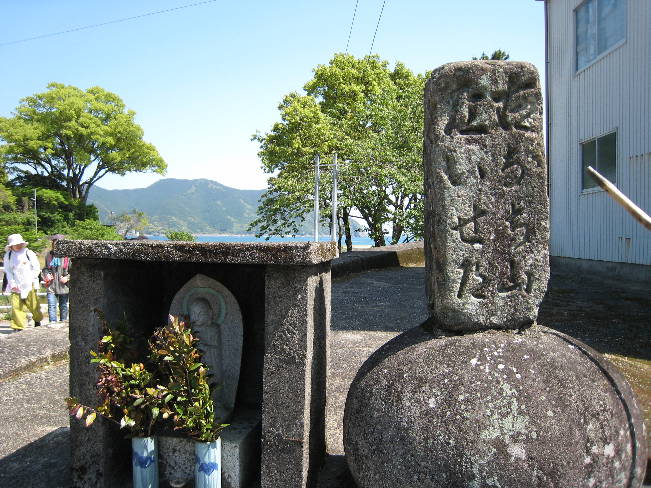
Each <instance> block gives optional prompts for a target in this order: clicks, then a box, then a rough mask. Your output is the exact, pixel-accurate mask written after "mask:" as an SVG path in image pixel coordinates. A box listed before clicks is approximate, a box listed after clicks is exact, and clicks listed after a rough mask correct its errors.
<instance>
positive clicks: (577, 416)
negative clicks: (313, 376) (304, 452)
mask: <svg viewBox="0 0 651 488" xmlns="http://www.w3.org/2000/svg"><path fill="white" fill-rule="evenodd" d="M344 448H345V451H346V459H347V462H348V465H349V467H350V470H351V473H352V475H353V477H354V478H355V481H356V482H357V484H358V486H359V487H360V488H376V487H382V488H404V487H441V488H443V487H445V488H454V487H477V488H479V487H500V488H522V487H558V488H568V487H573V488H579V487H595V488H596V487H627V488H637V487H640V486H641V485H642V480H643V477H644V469H645V464H646V441H645V432H644V424H643V421H642V415H641V412H640V409H639V407H638V405H637V403H636V400H635V398H634V397H633V394H632V392H631V389H630V387H629V385H628V384H627V382H626V380H625V379H624V378H623V377H622V376H621V375H620V373H619V372H618V371H617V370H616V369H615V367H614V366H612V365H611V364H610V363H609V362H608V361H606V360H605V359H604V358H603V357H602V356H601V355H600V354H599V353H597V352H596V351H594V350H592V349H590V348H589V347H588V346H586V345H585V344H583V343H581V342H579V341H577V340H575V339H573V338H571V337H569V336H566V335H564V334H561V333H559V332H556V331H554V330H552V329H548V328H546V327H541V326H534V327H532V328H530V329H528V330H526V331H524V332H522V333H517V332H509V331H486V332H480V333H474V334H467V335H457V336H439V337H436V336H435V335H433V334H431V333H430V332H428V331H426V330H425V329H423V328H422V327H417V328H415V329H412V330H410V331H408V332H405V333H404V334H401V335H400V336H398V337H396V338H395V339H393V340H392V341H390V342H388V343H387V344H385V345H384V346H383V347H381V348H380V349H379V350H378V351H376V352H375V353H374V354H373V355H372V356H371V357H370V358H369V359H368V360H367V361H366V362H365V363H364V365H363V366H362V368H361V369H360V371H359V372H358V374H357V376H356V378H355V380H354V381H353V383H352V385H351V387H350V391H349V393H348V398H347V400H346V410H345V415H344Z"/></svg>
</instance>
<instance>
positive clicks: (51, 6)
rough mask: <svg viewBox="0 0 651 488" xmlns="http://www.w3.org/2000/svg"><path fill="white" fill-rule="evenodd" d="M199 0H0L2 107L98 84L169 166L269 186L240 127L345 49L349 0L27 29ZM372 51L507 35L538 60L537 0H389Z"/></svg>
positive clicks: (131, 180)
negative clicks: (60, 88)
mask: <svg viewBox="0 0 651 488" xmlns="http://www.w3.org/2000/svg"><path fill="white" fill-rule="evenodd" d="M200 1H202V0H138V1H134V0H111V1H110V2H108V1H102V2H100V1H88V0H61V1H59V2H52V1H51V0H30V1H29V2H14V1H3V2H0V59H2V67H3V73H2V77H1V81H0V87H1V89H0V116H9V115H10V114H11V112H12V110H13V109H14V108H15V107H16V106H17V105H18V103H19V100H20V99H21V98H23V97H25V96H28V95H31V94H33V93H37V92H41V91H45V87H46V85H47V84H48V83H49V82H51V81H56V82H60V83H65V84H70V85H75V86H77V87H79V88H83V89H86V88H88V87H90V86H101V87H103V88H105V89H107V90H109V91H112V92H114V93H116V94H118V95H119V96H120V97H122V99H123V100H124V101H125V103H126V104H127V107H128V108H130V109H132V110H135V111H136V114H137V115H136V121H137V123H139V124H140V125H141V126H142V127H143V129H144V131H145V137H144V138H145V140H147V141H148V142H151V143H152V144H154V145H155V146H156V147H157V149H158V150H159V152H160V153H161V155H162V156H163V158H164V159H165V161H166V162H167V164H168V171H167V175H166V177H169V178H209V179H213V180H217V181H219V182H220V183H223V184H225V185H228V186H231V187H234V188H241V189H260V188H264V187H265V186H266V183H265V182H266V175H265V174H264V173H263V172H262V170H261V169H260V163H259V160H258V157H257V151H258V145H257V143H255V142H251V140H250V137H251V135H252V134H253V133H255V132H256V131H260V132H263V133H264V132H267V131H269V130H270V129H271V127H272V125H273V123H274V122H275V121H277V120H278V118H279V117H278V110H277V106H278V103H279V102H280V101H281V100H282V97H283V96H284V95H285V94H287V93H289V92H291V91H300V90H301V89H302V86H303V85H304V84H305V82H306V81H308V80H309V79H310V78H311V75H312V69H313V68H314V67H316V66H317V65H319V64H326V63H327V62H328V61H329V59H330V58H331V57H332V55H333V54H334V53H336V52H344V51H346V43H347V40H348V36H349V31H350V26H351V20H352V18H353V11H354V9H355V4H356V0H329V1H327V2H323V1H321V2H317V1H298V0H294V1H283V0H276V1H260V0H257V1H239V2H227V1H224V0H216V1H211V2H207V3H204V4H201V5H196V6H193V7H188V8H182V9H178V10H174V11H171V12H168V13H161V14H158V15H151V16H145V17H142V18H139V19H135V20H130V21H125V22H120V23H114V24H109V25H104V26H101V27H96V28H92V29H85V30H79V31H76V32H70V33H67V34H62V35H57V36H52V37H46V38H41V39H36V40H31V41H26V42H20V43H11V42H12V41H17V40H21V39H25V38H30V37H34V36H39V35H42V34H48V33H53V32H59V31H66V30H70V29H75V28H78V27H83V26H87V25H92V24H100V23H104V22H109V21H112V20H116V19H122V18H126V17H132V16H138V15H142V14H146V13H149V12H154V11H159V10H164V9H173V8H177V7H182V6H185V5H188V4H193V3H199V2H200ZM384 3H385V6H384V11H383V14H382V19H381V21H380V24H379V27H378V31H377V36H376V38H375V44H374V48H373V53H374V54H379V55H380V57H381V58H383V59H386V60H388V61H389V62H390V63H394V62H395V61H401V62H403V63H405V64H406V65H407V67H408V68H410V69H411V70H412V71H414V72H418V73H424V72H425V71H428V70H431V69H434V68H436V67H437V66H440V65H441V64H444V63H447V62H451V61H459V60H466V59H470V58H472V57H473V56H479V55H480V54H481V53H482V51H485V52H486V53H489V54H490V53H491V52H492V51H494V50H495V49H503V50H506V51H507V52H509V53H510V55H511V59H513V60H518V61H529V62H531V63H533V64H534V65H536V67H537V68H538V70H539V71H540V72H541V76H543V75H542V70H543V68H544V20H543V2H538V1H534V0H500V1H498V2H489V1H487V0H465V1H464V0H458V1H456V2H449V1H442V0H403V1H398V0H386V1H385V2H384ZM382 4H383V0H357V12H356V15H355V23H354V25H353V29H352V34H351V36H350V44H349V47H348V52H349V53H350V54H353V55H355V56H358V57H361V56H364V55H366V54H368V53H369V50H370V48H371V42H372V39H373V33H374V31H375V29H376V25H377V22H378V16H379V14H380V10H381V7H382ZM160 178H161V176H159V175H150V174H129V175H126V176H124V177H117V176H107V177H105V178H104V179H102V180H100V182H99V183H98V184H99V186H102V187H104V188H110V189H115V188H138V187H144V186H148V185H150V184H151V183H153V182H154V181H156V180H158V179H160Z"/></svg>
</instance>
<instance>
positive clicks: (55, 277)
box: [43, 234, 70, 328]
mask: <svg viewBox="0 0 651 488" xmlns="http://www.w3.org/2000/svg"><path fill="white" fill-rule="evenodd" d="M64 238H65V236H64V235H62V234H55V235H53V236H50V237H49V239H50V240H51V241H52V250H51V251H50V252H49V253H47V256H46V258H45V268H44V269H43V277H44V278H45V287H46V288H47V310H48V315H49V319H50V325H49V327H54V328H56V327H57V326H59V327H60V326H61V325H62V324H57V302H58V304H59V318H60V321H61V322H65V321H66V320H68V294H69V293H70V290H69V289H68V282H69V281H70V258H68V257H62V258H59V257H56V256H55V255H54V248H55V246H56V244H57V241H58V240H59V239H64Z"/></svg>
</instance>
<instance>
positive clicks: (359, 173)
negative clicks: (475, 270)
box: [252, 54, 425, 248]
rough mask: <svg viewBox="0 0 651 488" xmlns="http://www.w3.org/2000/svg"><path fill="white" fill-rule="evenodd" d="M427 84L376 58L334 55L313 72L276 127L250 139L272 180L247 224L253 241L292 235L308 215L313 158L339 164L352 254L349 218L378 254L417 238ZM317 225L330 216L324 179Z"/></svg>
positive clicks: (285, 107)
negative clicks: (388, 241)
mask: <svg viewBox="0 0 651 488" xmlns="http://www.w3.org/2000/svg"><path fill="white" fill-rule="evenodd" d="M424 83H425V77H424V76H416V75H414V74H413V73H412V72H411V71H409V70H408V69H407V68H406V67H405V66H404V65H403V64H401V63H397V64H396V66H395V67H394V69H393V70H391V69H389V66H388V63H387V62H386V61H382V60H380V59H379V57H377V56H366V57H364V58H361V59H357V58H355V57H353V56H351V55H347V54H336V55H335V56H334V57H333V58H332V59H331V60H330V62H329V64H328V65H320V66H318V67H317V68H316V69H315V70H314V77H313V78H312V79H311V80H310V81H308V82H307V83H306V84H305V86H304V89H305V91H306V95H300V94H298V93H291V94H289V95H288V96H286V97H285V98H284V100H283V102H282V103H281V104H280V106H279V110H280V115H281V121H280V122H277V123H276V124H274V126H273V128H272V130H271V131H270V132H269V133H267V134H265V135H261V134H256V135H255V136H254V140H256V141H258V142H259V143H260V152H259V156H260V158H261V160H262V165H263V169H264V170H265V171H266V172H267V173H271V174H272V175H273V176H271V177H270V178H269V187H268V189H267V191H266V192H265V194H264V195H263V197H262V200H261V203H260V206H259V208H258V219H256V220H255V221H254V222H252V227H254V228H256V229H257V232H258V235H262V234H267V235H270V234H280V235H283V234H286V233H290V234H291V233H295V232H297V231H298V230H299V229H300V228H301V224H302V223H303V222H304V221H305V219H306V217H307V216H308V215H309V214H310V212H311V209H312V206H313V202H311V201H310V196H311V195H312V194H313V186H314V162H313V160H314V156H315V154H317V153H319V154H321V155H328V156H325V157H323V158H322V161H324V162H325V163H330V162H331V161H330V160H329V157H330V156H329V155H330V154H331V153H333V152H336V153H337V154H338V157H339V162H341V165H340V171H339V178H338V180H339V188H340V190H341V194H340V196H339V205H340V207H339V209H340V211H339V214H338V219H337V220H338V222H337V223H336V224H335V223H331V225H333V224H335V225H339V223H341V224H342V225H343V227H344V231H345V234H346V235H347V244H348V245H349V248H350V229H349V223H350V220H349V218H350V217H357V218H360V219H362V220H364V222H365V223H366V230H367V231H368V232H369V235H370V236H371V237H372V238H373V240H374V242H375V245H376V246H382V245H384V244H385V230H384V229H385V227H386V226H390V227H391V228H392V238H393V239H392V241H393V242H398V240H399V239H400V238H401V237H405V236H407V238H410V237H412V236H415V235H418V234H419V233H420V232H422V231H420V230H418V229H416V228H412V224H414V223H416V222H417V219H413V218H411V215H412V214H413V212H414V211H415V209H417V208H418V202H419V201H420V200H421V199H422V186H423V181H422V178H423V176H422V127H423V108H422V93H423V88H424ZM323 176H324V180H323V182H322V183H323V187H324V189H323V191H322V192H321V193H320V197H321V202H320V204H321V205H320V206H321V208H322V209H323V215H322V218H323V220H324V221H327V220H328V219H329V218H330V217H329V216H330V210H329V207H330V201H329V200H330V191H329V189H328V186H329V185H330V184H331V177H330V173H329V171H324V174H323Z"/></svg>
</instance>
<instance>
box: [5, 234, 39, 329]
mask: <svg viewBox="0 0 651 488" xmlns="http://www.w3.org/2000/svg"><path fill="white" fill-rule="evenodd" d="M27 244H28V243H27V242H25V240H24V239H23V236H21V235H20V234H11V235H10V236H9V237H8V238H7V245H6V246H5V256H4V267H5V275H6V277H7V288H6V289H5V290H4V291H5V292H10V293H11V328H12V329H16V330H21V329H24V328H25V326H26V325H27V311H30V312H31V313H32V317H33V318H34V327H39V326H40V325H41V320H43V313H42V312H41V305H40V304H39V303H38V296H37V295H36V293H37V291H38V289H39V286H40V283H39V279H38V276H39V274H40V268H41V267H40V265H39V262H38V258H37V257H36V254H34V251H32V250H30V249H27Z"/></svg>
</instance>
